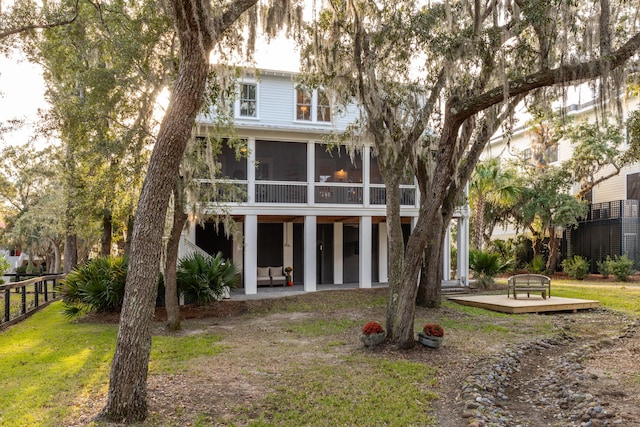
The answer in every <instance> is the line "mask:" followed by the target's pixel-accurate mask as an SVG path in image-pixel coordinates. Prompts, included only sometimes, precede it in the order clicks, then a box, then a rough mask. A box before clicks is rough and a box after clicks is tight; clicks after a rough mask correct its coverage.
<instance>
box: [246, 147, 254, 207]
mask: <svg viewBox="0 0 640 427" xmlns="http://www.w3.org/2000/svg"><path fill="white" fill-rule="evenodd" d="M247 149H248V150H249V157H248V158H247V203H248V204H250V205H252V204H254V203H255V202H256V139H255V138H253V137H250V138H248V139H247Z"/></svg>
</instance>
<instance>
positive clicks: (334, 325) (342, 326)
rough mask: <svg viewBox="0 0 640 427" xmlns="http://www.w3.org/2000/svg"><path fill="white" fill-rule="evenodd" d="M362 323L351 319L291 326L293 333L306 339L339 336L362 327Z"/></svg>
mask: <svg viewBox="0 0 640 427" xmlns="http://www.w3.org/2000/svg"><path fill="white" fill-rule="evenodd" d="M361 324H362V322H359V321H356V320H350V319H333V320H324V319H320V320H306V321H303V322H299V323H296V324H293V325H291V326H289V327H288V328H287V329H288V330H289V331H291V332H295V333H296V334H298V335H300V336H304V337H319V336H322V335H327V334H339V333H341V332H346V331H348V330H349V329H351V328H354V327H358V326H361Z"/></svg>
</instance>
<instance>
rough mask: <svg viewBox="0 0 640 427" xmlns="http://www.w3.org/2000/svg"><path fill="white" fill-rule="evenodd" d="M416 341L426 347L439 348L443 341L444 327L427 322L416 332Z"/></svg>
mask: <svg viewBox="0 0 640 427" xmlns="http://www.w3.org/2000/svg"><path fill="white" fill-rule="evenodd" d="M418 341H419V342H420V344H423V345H426V346H427V347H431V348H440V347H441V346H442V343H443V342H444V329H443V328H442V326H440V325H437V324H434V323H427V324H426V325H424V327H423V328H422V331H420V332H418Z"/></svg>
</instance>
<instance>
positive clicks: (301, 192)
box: [256, 182, 307, 203]
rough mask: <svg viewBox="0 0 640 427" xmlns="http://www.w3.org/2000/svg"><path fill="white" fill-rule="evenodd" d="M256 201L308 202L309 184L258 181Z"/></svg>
mask: <svg viewBox="0 0 640 427" xmlns="http://www.w3.org/2000/svg"><path fill="white" fill-rule="evenodd" d="M256 203H307V184H306V183H297V184H293V183H287V184H277V183H275V184H274V183H271V184H267V183H262V182H259V183H256Z"/></svg>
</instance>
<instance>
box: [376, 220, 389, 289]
mask: <svg viewBox="0 0 640 427" xmlns="http://www.w3.org/2000/svg"><path fill="white" fill-rule="evenodd" d="M388 251H389V242H388V241H387V223H386V222H381V223H380V224H378V281H379V282H380V283H386V282H388V281H389V254H388Z"/></svg>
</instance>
